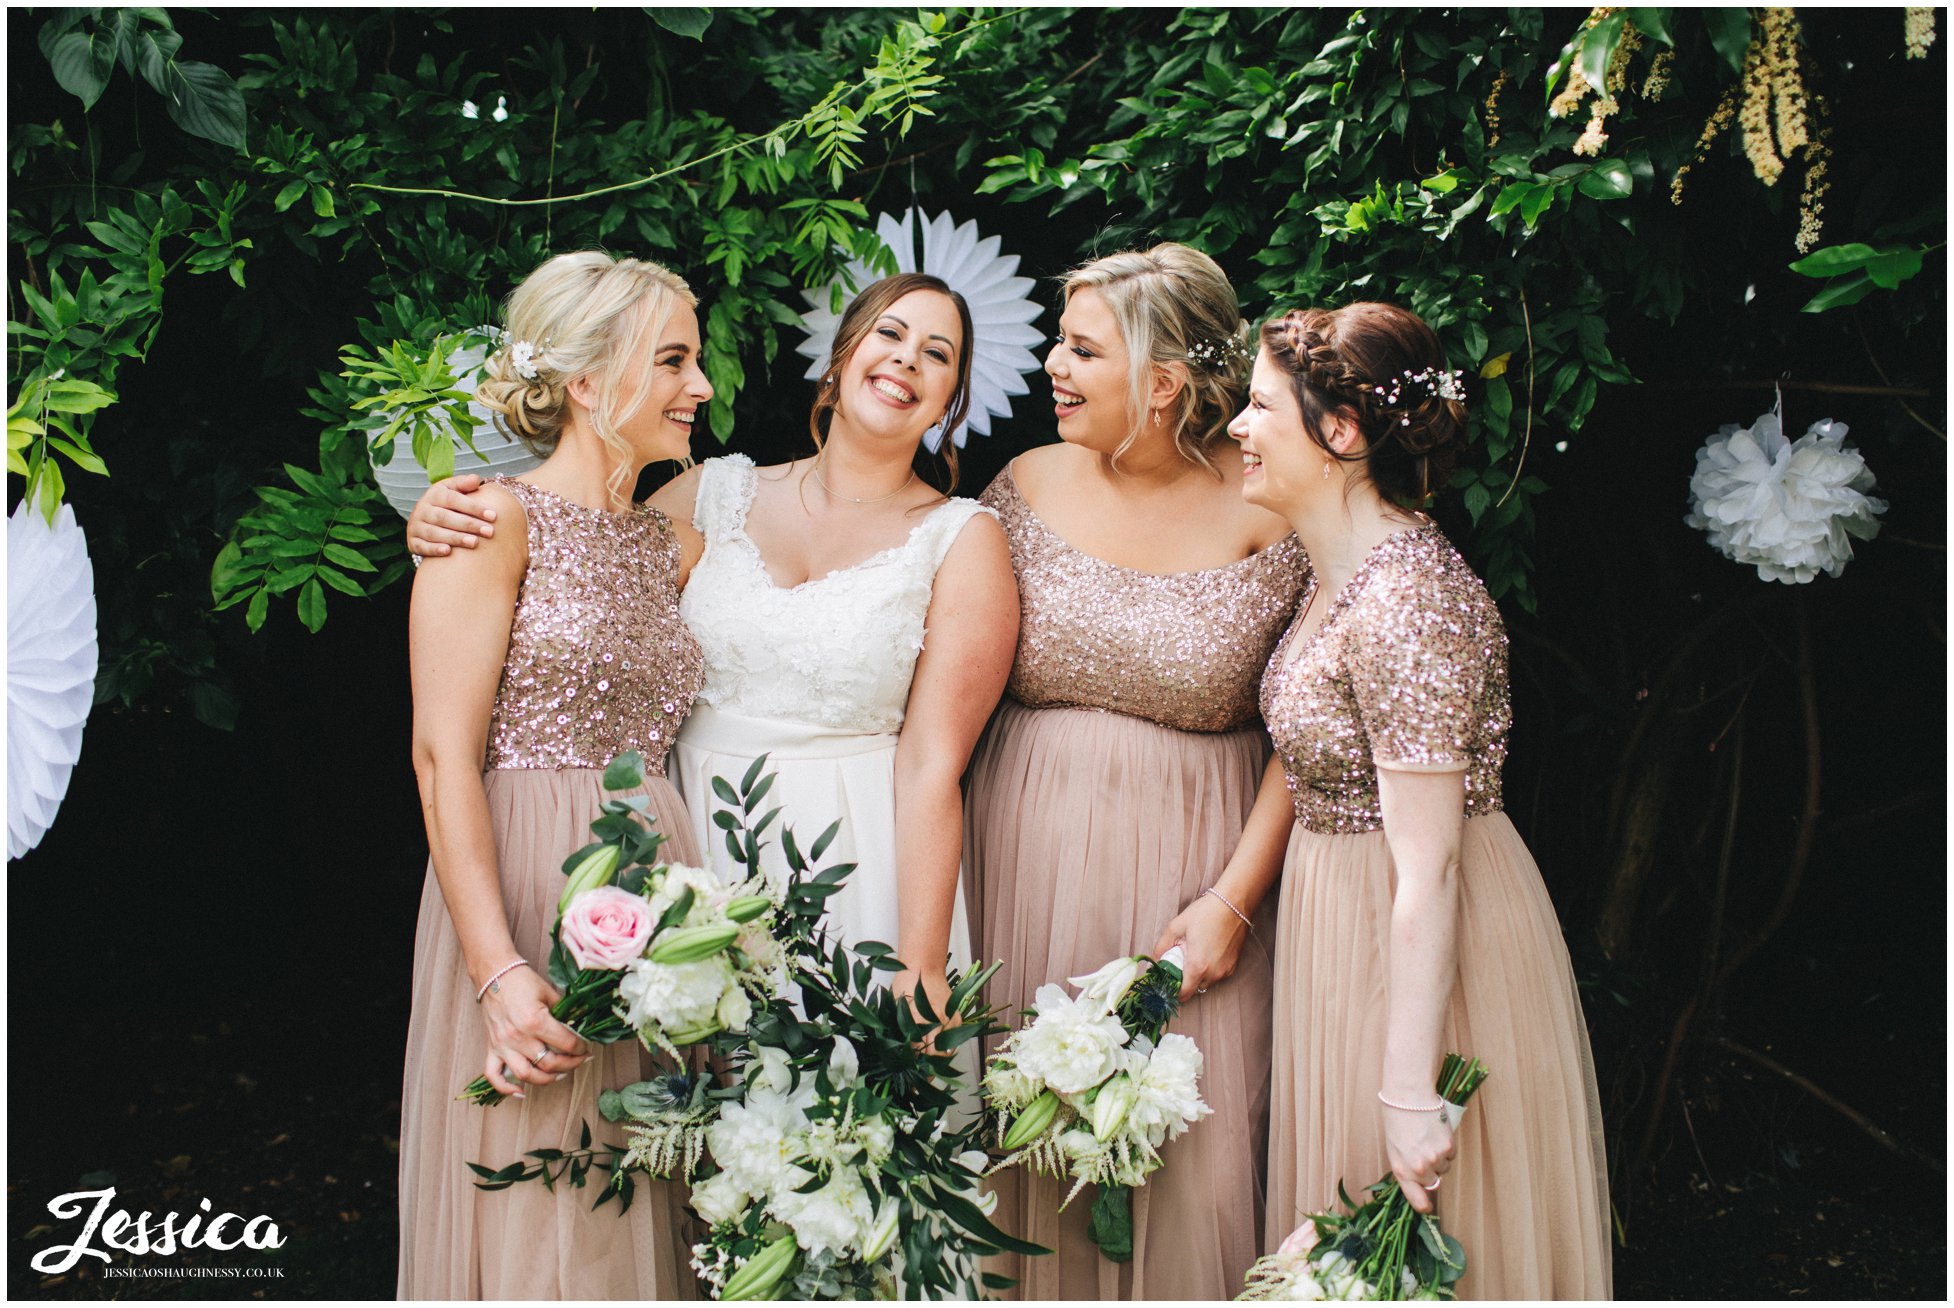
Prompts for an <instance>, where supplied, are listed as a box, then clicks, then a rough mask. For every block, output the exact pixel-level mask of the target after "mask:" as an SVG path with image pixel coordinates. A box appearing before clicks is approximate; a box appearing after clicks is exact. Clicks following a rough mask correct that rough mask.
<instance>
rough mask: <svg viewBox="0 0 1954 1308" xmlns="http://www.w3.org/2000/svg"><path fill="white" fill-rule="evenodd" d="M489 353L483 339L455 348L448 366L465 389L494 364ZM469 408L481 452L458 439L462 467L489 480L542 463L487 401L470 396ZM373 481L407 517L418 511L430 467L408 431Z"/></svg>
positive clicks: (383, 420)
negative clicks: (424, 464) (497, 417)
mask: <svg viewBox="0 0 1954 1308" xmlns="http://www.w3.org/2000/svg"><path fill="white" fill-rule="evenodd" d="M475 333H477V334H479V335H480V336H487V337H499V336H500V335H501V333H500V332H499V331H497V330H496V329H495V328H493V327H477V328H476V329H475ZM488 352H489V347H488V346H487V345H485V344H483V343H482V342H481V341H480V340H479V339H478V340H476V341H475V342H474V343H472V344H469V345H465V346H461V347H458V348H456V349H455V350H453V351H452V352H450V353H449V355H448V371H450V372H452V373H453V374H454V375H455V378H456V380H457V381H458V382H459V384H460V386H461V388H462V389H463V390H465V391H471V392H472V391H473V390H474V389H475V386H476V384H477V383H479V382H480V381H481V380H482V370H483V368H484V367H486V366H487V364H488ZM394 412H395V411H392V410H389V411H386V412H383V413H381V414H380V416H379V417H378V418H377V419H376V420H375V422H374V426H373V430H375V431H378V430H380V429H381V428H382V427H385V426H386V425H387V424H388V423H389V422H391V421H393V415H394ZM468 412H469V414H470V415H471V416H472V417H473V418H474V419H475V430H474V431H473V432H472V433H470V435H471V436H472V437H473V439H474V441H475V448H476V449H478V450H480V451H481V454H480V455H479V456H477V455H475V454H473V453H471V452H470V451H469V449H468V447H467V446H466V445H463V444H461V443H460V442H459V441H457V442H456V443H455V471H456V472H472V473H474V474H476V475H477V476H479V477H482V478H485V479H486V478H489V477H496V476H500V475H502V474H504V473H506V474H508V475H509V476H511V477H513V476H515V475H516V474H517V473H522V472H528V471H529V470H530V469H531V468H533V467H535V466H536V465H537V464H539V463H541V462H542V459H541V458H539V457H537V456H536V455H534V454H532V453H530V451H529V447H528V446H526V445H524V444H523V443H522V442H521V441H519V440H515V439H513V438H512V437H509V436H507V435H504V434H503V432H502V429H501V428H499V427H497V426H496V425H495V422H494V421H493V419H494V416H495V415H494V414H492V413H490V412H489V410H488V409H487V408H486V407H485V406H483V405H482V404H480V403H478V402H477V401H474V400H470V401H469V402H468ZM435 422H436V424H437V425H438V426H440V427H441V429H442V430H443V431H446V430H447V429H448V424H447V419H446V418H443V417H437V418H436V419H435ZM450 439H453V438H452V437H450ZM373 480H374V481H376V482H378V483H379V485H380V493H381V494H382V495H385V496H386V497H387V503H389V504H391V505H393V506H394V509H395V510H396V511H397V512H398V513H399V514H400V516H401V517H403V518H405V517H408V516H410V515H411V514H412V513H413V512H414V505H415V504H416V503H417V502H418V501H419V500H420V498H421V496H423V495H425V494H426V493H427V488H428V484H429V483H428V479H427V470H426V469H425V468H423V467H421V465H420V462H419V461H418V460H416V459H415V458H414V442H413V441H412V440H411V439H410V438H409V435H408V433H407V432H406V431H404V430H403V431H401V432H400V433H399V434H398V435H397V436H395V438H394V452H393V457H392V458H391V459H389V460H387V461H386V462H385V463H384V464H375V465H374V467H373Z"/></svg>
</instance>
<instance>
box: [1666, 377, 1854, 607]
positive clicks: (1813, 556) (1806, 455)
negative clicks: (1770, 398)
mask: <svg viewBox="0 0 1954 1308" xmlns="http://www.w3.org/2000/svg"><path fill="white" fill-rule="evenodd" d="M1845 434H1846V425H1845V424H1844V423H1842V422H1834V421H1832V420H1831V419H1830V418H1824V419H1821V420H1820V421H1818V422H1815V423H1813V424H1812V426H1811V429H1810V430H1808V431H1807V432H1806V433H1805V434H1804V435H1803V436H1800V437H1799V438H1798V439H1797V440H1795V441H1788V440H1786V439H1785V436H1784V432H1783V430H1782V429H1781V427H1780V424H1779V419H1778V415H1777V414H1775V413H1767V414H1765V415H1763V416H1762V417H1760V418H1759V419H1758V420H1757V421H1756V422H1754V423H1752V424H1751V425H1750V426H1749V427H1739V426H1736V425H1735V424H1726V425H1725V426H1724V427H1723V428H1721V429H1720V430H1719V431H1718V432H1717V434H1716V435H1715V436H1712V437H1711V438H1710V439H1709V441H1708V443H1706V444H1705V445H1704V446H1703V448H1702V449H1701V450H1698V451H1697V454H1696V472H1695V475H1693V476H1692V477H1691V478H1690V479H1689V491H1690V511H1689V515H1688V517H1686V518H1685V519H1684V521H1685V522H1687V523H1688V524H1689V525H1690V526H1692V527H1696V528H1698V529H1700V530H1702V531H1706V532H1708V533H1709V535H1710V544H1711V545H1713V546H1715V547H1716V548H1717V549H1718V550H1720V551H1721V552H1722V553H1723V554H1725V555H1726V556H1727V557H1729V558H1731V559H1734V560H1736V561H1737V562H1738V563H1745V564H1750V565H1753V566H1755V567H1756V569H1757V575H1758V576H1759V577H1760V578H1762V579H1763V580H1765V581H1782V582H1786V583H1793V584H1795V583H1801V582H1807V581H1811V580H1812V579H1814V578H1815V577H1817V576H1818V574H1819V573H1821V572H1823V573H1826V574H1827V575H1829V576H1833V577H1836V576H1838V575H1839V574H1840V573H1841V572H1843V571H1844V570H1845V565H1846V561H1847V560H1849V559H1850V558H1851V557H1852V541H1851V538H1852V537H1854V536H1856V537H1858V538H1859V539H1860V540H1871V539H1872V538H1873V537H1874V536H1875V535H1877V534H1878V533H1879V522H1878V521H1877V519H1876V517H1875V515H1876V514H1880V513H1884V512H1885V511H1886V501H1884V500H1880V499H1874V498H1873V497H1872V496H1870V495H1868V494H1867V493H1866V492H1867V491H1869V490H1871V489H1872V487H1873V474H1872V472H1871V470H1870V469H1868V468H1867V467H1866V460H1865V459H1864V458H1863V457H1862V456H1861V455H1860V453H1859V451H1857V450H1853V449H1848V448H1846V445H1845Z"/></svg>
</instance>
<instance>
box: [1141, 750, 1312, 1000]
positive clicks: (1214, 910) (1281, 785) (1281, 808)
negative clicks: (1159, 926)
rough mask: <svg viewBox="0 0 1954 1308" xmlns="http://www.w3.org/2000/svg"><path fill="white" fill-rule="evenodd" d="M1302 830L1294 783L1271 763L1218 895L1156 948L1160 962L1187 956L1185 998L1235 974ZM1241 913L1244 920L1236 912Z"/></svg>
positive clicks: (1200, 899)
mask: <svg viewBox="0 0 1954 1308" xmlns="http://www.w3.org/2000/svg"><path fill="white" fill-rule="evenodd" d="M1295 825H1296V810H1295V807H1294V806H1293V805H1292V804H1291V803H1290V800H1289V784H1288V782H1286V781H1284V780H1283V776H1282V760H1281V759H1280V758H1277V757H1274V756H1273V755H1272V756H1271V757H1270V759H1269V765H1268V767H1266V768H1264V769H1263V771H1262V786H1261V789H1259V790H1257V791H1256V793H1255V807H1254V808H1252V809H1250V810H1249V814H1248V823H1247V825H1246V826H1244V827H1243V828H1242V835H1241V839H1240V840H1238V841H1236V842H1235V852H1234V854H1232V855H1231V856H1230V857H1229V859H1228V865H1227V866H1226V867H1224V868H1223V869H1222V870H1221V875H1220V876H1219V877H1218V878H1216V880H1215V883H1214V889H1215V895H1220V896H1222V897H1223V898H1225V899H1226V900H1227V903H1223V902H1222V900H1221V899H1217V898H1216V897H1215V895H1209V894H1201V895H1197V896H1195V898H1194V901H1193V902H1192V903H1190V904H1188V905H1187V906H1186V907H1185V908H1183V909H1182V910H1181V911H1180V914H1179V916H1177V917H1175V918H1174V920H1173V921H1171V922H1169V923H1168V924H1167V929H1166V930H1165V931H1163V932H1161V934H1160V939H1159V940H1158V941H1157V942H1156V943H1155V944H1154V947H1153V956H1154V957H1155V958H1159V957H1160V956H1161V955H1162V954H1164V953H1166V952H1167V951H1168V950H1170V949H1172V948H1173V947H1174V946H1175V945H1179V946H1181V952H1182V953H1184V954H1185V955H1186V956H1187V971H1186V973H1185V974H1184V976H1183V979H1182V981H1181V998H1182V999H1186V998H1188V997H1189V996H1190V995H1193V994H1195V993H1196V992H1198V991H1201V990H1205V989H1207V988H1208V987H1209V986H1211V985H1214V984H1215V983H1217V982H1220V981H1226V980H1227V979H1228V978H1229V977H1231V976H1233V975H1234V974H1235V966H1236V964H1237V963H1238V962H1239V961H1240V959H1241V956H1242V946H1243V945H1244V944H1246V943H1247V942H1248V932H1249V927H1248V923H1247V922H1245V921H1243V920H1242V918H1248V919H1251V920H1253V918H1254V917H1255V910H1256V909H1258V908H1260V907H1261V906H1262V901H1263V899H1264V898H1266V897H1267V896H1268V893H1269V888H1270V887H1271V886H1273V885H1274V884H1275V883H1276V878H1277V877H1278V876H1280V875H1281V873H1282V857H1283V854H1284V853H1285V852H1286V851H1287V849H1288V846H1289V833H1290V831H1291V830H1292V829H1293V828H1294V827H1295ZM1230 904H1232V905H1234V908H1235V909H1240V910H1241V914H1242V916H1241V917H1237V916H1235V912H1234V909H1231V908H1230V907H1229V905H1230Z"/></svg>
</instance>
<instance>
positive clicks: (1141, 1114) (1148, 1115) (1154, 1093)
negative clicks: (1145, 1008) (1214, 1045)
mask: <svg viewBox="0 0 1954 1308" xmlns="http://www.w3.org/2000/svg"><path fill="white" fill-rule="evenodd" d="M1202 1063H1203V1059H1202V1056H1201V1047H1200V1046H1199V1045H1197V1044H1195V1043H1194V1041H1193V1040H1191V1039H1190V1038H1188V1037H1187V1036H1184V1035H1165V1036H1162V1037H1161V1038H1160V1044H1159V1046H1158V1047H1157V1048H1155V1049H1154V1051H1153V1057H1152V1058H1150V1059H1148V1060H1147V1063H1146V1066H1145V1067H1144V1068H1143V1069H1142V1070H1141V1072H1140V1074H1139V1076H1138V1078H1137V1079H1136V1081H1135V1086H1136V1089H1137V1091H1138V1093H1137V1096H1136V1098H1135V1099H1134V1102H1133V1110H1132V1112H1130V1113H1129V1114H1128V1115H1127V1119H1126V1120H1127V1126H1128V1129H1130V1130H1134V1131H1137V1132H1140V1133H1142V1134H1144V1135H1145V1136H1146V1137H1147V1141H1148V1143H1150V1144H1152V1145H1153V1146H1154V1147H1155V1148H1156V1149H1157V1148H1159V1147H1160V1145H1161V1144H1162V1143H1163V1142H1164V1141H1167V1140H1172V1139H1174V1138H1175V1137H1177V1136H1179V1135H1180V1133H1181V1132H1183V1131H1185V1130H1186V1129H1187V1128H1188V1127H1189V1126H1191V1125H1192V1124H1194V1123H1195V1122H1198V1121H1200V1120H1201V1119H1202V1118H1204V1117H1206V1116H1208V1115H1209V1114H1210V1113H1212V1112H1213V1111H1214V1109H1212V1108H1210V1107H1209V1106H1208V1104H1207V1103H1206V1101H1204V1100H1203V1099H1202V1098H1201V1090H1200V1081H1201V1068H1202Z"/></svg>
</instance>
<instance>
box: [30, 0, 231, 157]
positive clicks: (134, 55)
mask: <svg viewBox="0 0 1954 1308" xmlns="http://www.w3.org/2000/svg"><path fill="white" fill-rule="evenodd" d="M40 46H41V53H42V54H43V55H46V56H47V61H48V65H49V67H50V68H52V69H53V70H54V79H55V80H56V81H57V82H59V83H61V86H62V89H64V90H66V91H70V92H72V93H74V94H75V95H77V96H79V97H80V98H81V105H82V108H83V109H84V110H88V109H93V108H94V107H95V102H96V101H97V100H99V99H101V98H102V92H103V91H105V90H107V89H108V85H109V78H110V76H111V75H112V74H113V73H114V72H115V66H116V64H117V63H118V62H119V63H120V64H121V65H122V71H124V72H125V73H129V74H130V75H132V76H134V75H138V74H139V75H140V76H141V77H142V79H143V81H145V82H147V83H149V85H150V86H151V87H152V88H153V89H154V90H155V91H156V93H157V94H158V95H160V96H162V97H163V104H164V108H165V109H166V110H167V111H168V113H169V115H170V118H171V120H172V121H173V122H175V123H176V125H177V126H178V127H181V128H182V129H183V130H184V131H186V132H189V133H190V134H191V135H193V136H201V137H202V138H204V139H205V140H206V141H215V142H217V144H219V145H228V146H230V147H231V148H232V149H235V150H242V149H243V148H244V97H243V96H242V95H240V94H239V93H238V89H237V84H236V83H235V82H233V81H232V80H231V77H230V74H228V73H226V72H225V71H224V70H223V69H221V68H217V67H215V66H214V65H211V64H204V63H196V62H192V61H186V60H181V59H178V58H177V57H176V55H177V51H179V50H181V49H182V48H183V38H182V37H181V36H179V35H178V34H177V31H176V28H175V27H173V26H172V25H171V24H170V15H169V11H168V10H165V9H59V10H56V11H55V16H54V17H53V18H51V19H49V20H48V22H47V24H46V25H45V26H43V27H42V28H41V34H40Z"/></svg>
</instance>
